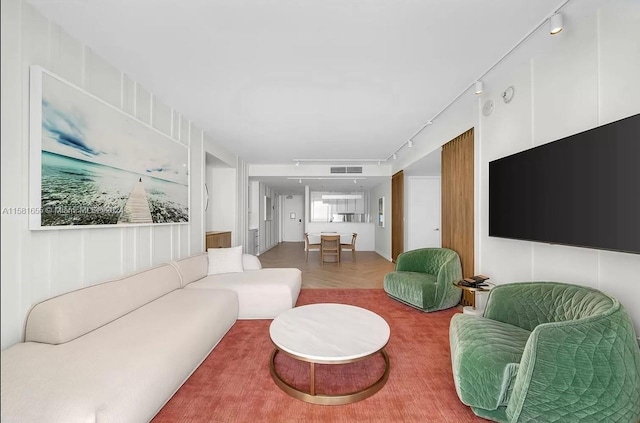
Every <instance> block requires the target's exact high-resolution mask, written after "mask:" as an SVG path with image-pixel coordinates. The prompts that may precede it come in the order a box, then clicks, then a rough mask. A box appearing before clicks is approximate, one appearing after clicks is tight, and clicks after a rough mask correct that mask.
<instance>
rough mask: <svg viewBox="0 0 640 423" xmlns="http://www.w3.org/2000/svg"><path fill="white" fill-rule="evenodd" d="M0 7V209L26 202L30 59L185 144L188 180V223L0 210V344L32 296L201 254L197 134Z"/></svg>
mask: <svg viewBox="0 0 640 423" xmlns="http://www.w3.org/2000/svg"><path fill="white" fill-rule="evenodd" d="M0 4H1V6H0V7H1V19H2V21H1V24H0V28H1V37H0V39H1V43H2V44H1V46H0V49H1V50H0V54H1V62H2V64H1V66H2V86H1V87H0V91H1V92H2V100H1V102H2V103H1V120H2V125H1V138H2V141H1V143H0V147H1V152H0V155H1V160H2V162H1V163H2V165H1V166H0V168H1V172H2V177H1V184H2V185H1V192H2V208H5V207H6V208H12V207H28V205H29V204H28V195H29V160H28V152H29V138H28V127H29V113H28V107H29V101H28V99H29V89H28V88H29V66H30V65H41V66H43V67H44V68H46V69H48V70H50V71H52V72H54V73H56V74H58V75H60V76H61V77H62V78H64V79H66V80H68V81H70V82H71V83H73V84H76V85H78V86H80V87H82V88H83V89H85V90H87V91H89V92H90V93H92V94H94V95H96V96H98V97H99V98H101V99H103V100H105V101H106V102H108V103H110V104H112V105H114V106H116V107H118V108H120V109H122V110H123V111H125V112H126V113H129V114H131V115H133V116H135V117H137V118H138V119H140V120H141V121H143V122H145V123H147V124H149V125H152V126H153V127H154V128H156V129H158V130H159V131H161V132H164V133H165V134H167V135H169V136H171V137H172V138H173V139H175V140H177V141H179V142H182V143H184V144H186V145H189V146H190V184H191V191H190V218H191V222H190V223H189V224H182V225H166V226H138V227H131V228H103V229H66V230H47V231H29V229H28V218H27V216H26V215H18V214H2V217H1V219H2V248H1V250H2V251H1V261H2V266H1V267H2V276H1V277H2V281H1V297H2V300H1V301H2V307H1V317H2V318H1V332H2V340H1V348H6V347H9V346H10V345H12V344H14V343H16V342H19V341H21V340H22V337H23V326H24V319H25V316H26V314H27V312H28V311H29V309H30V308H31V306H32V305H33V304H35V303H37V302H39V301H42V300H44V299H47V298H49V297H52V296H55V295H58V294H61V293H64V292H68V291H71V290H74V289H77V288H81V287H83V286H87V285H91V284H95V283H97V282H101V281H104V280H105V279H108V278H114V277H117V276H119V275H122V274H125V273H130V272H133V271H137V270H141V269H144V268H148V267H150V266H153V265H156V264H159V263H162V262H164V261H167V260H171V259H175V258H180V257H184V256H187V255H189V254H190V253H191V252H192V251H202V250H203V248H204V229H205V227H204V214H203V213H202V209H203V203H202V198H203V196H202V195H203V187H204V183H203V182H204V155H203V137H204V135H203V132H202V130H200V129H198V128H197V127H195V126H194V125H193V124H192V123H191V122H190V121H189V120H188V119H186V117H184V116H182V115H180V113H179V112H177V111H175V110H173V109H171V108H170V107H168V106H166V105H164V104H163V103H162V101H160V99H158V98H157V97H155V96H154V95H153V94H152V93H150V92H148V91H147V90H146V89H145V88H144V87H143V86H141V85H140V84H137V83H136V82H135V81H132V80H131V79H130V78H129V77H128V76H127V75H125V74H123V73H122V72H120V71H119V70H118V69H116V68H114V67H113V66H111V65H110V64H108V63H106V62H105V61H103V60H102V59H101V58H100V57H99V56H97V55H96V54H95V53H94V52H93V51H92V50H91V49H90V48H89V47H87V46H85V45H83V44H82V43H81V42H79V41H76V40H75V39H73V38H72V37H70V36H69V35H67V34H66V33H65V32H64V31H62V29H60V27H58V26H57V25H56V24H54V23H53V22H50V21H49V20H47V19H46V18H44V17H43V16H42V15H40V14H39V13H38V12H36V11H35V9H34V8H33V7H32V6H30V5H29V4H27V3H26V2H22V1H20V0H2V2H1V3H0ZM214 144H215V143H214ZM217 153H218V154H219V155H221V156H223V157H227V158H228V156H229V153H228V152H226V153H225V152H224V151H218V152H217Z"/></svg>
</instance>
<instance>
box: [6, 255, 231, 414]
mask: <svg viewBox="0 0 640 423" xmlns="http://www.w3.org/2000/svg"><path fill="white" fill-rule="evenodd" d="M181 280H182V277H181V275H180V274H179V273H178V272H177V271H176V269H175V267H174V266H171V265H169V264H165V265H162V266H159V267H157V268H154V269H150V270H147V271H144V272H141V273H138V274H135V275H131V276H128V277H125V278H122V279H119V280H115V281H111V282H106V283H103V284H100V285H95V286H91V287H88V288H84V289H81V290H78V291H74V292H70V293H68V294H64V295H61V296H59V297H55V298H52V299H50V300H47V301H45V302H43V303H40V304H38V305H36V306H35V307H34V308H33V309H32V311H31V313H30V314H29V317H28V319H27V324H26V342H23V343H20V344H17V345H15V346H13V347H11V348H8V349H7V350H4V351H2V357H1V364H2V367H1V372H2V375H1V386H2V388H1V389H2V391H1V394H0V395H1V413H2V417H1V419H2V421H3V422H54V423H55V422H118V423H126V422H145V421H149V420H151V419H152V418H153V416H154V415H155V414H156V413H157V412H158V411H159V409H160V408H161V407H162V406H163V405H164V404H165V403H166V401H168V400H169V398H171V396H172V395H173V393H174V392H175V391H176V390H177V389H178V388H179V387H180V386H181V385H182V384H183V383H184V381H185V380H186V379H187V378H188V377H189V375H190V374H191V373H192V372H193V371H194V370H195V369H196V368H197V367H198V365H199V364H200V363H201V362H202V361H203V360H204V359H205V358H206V357H207V355H208V354H209V352H210V351H211V350H212V349H213V348H214V347H215V346H216V344H217V343H218V342H219V341H220V339H221V338H222V337H223V336H224V335H225V334H226V332H227V331H228V330H229V329H230V328H231V326H233V324H234V323H235V321H236V319H237V316H238V296H237V294H236V293H235V292H233V291H230V290H212V289H205V290H201V289H189V290H185V289H180V287H181Z"/></svg>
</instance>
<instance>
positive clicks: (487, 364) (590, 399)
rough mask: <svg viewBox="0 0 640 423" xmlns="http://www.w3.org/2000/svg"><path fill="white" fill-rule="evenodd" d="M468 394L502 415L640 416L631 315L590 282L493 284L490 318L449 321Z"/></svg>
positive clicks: (458, 375) (478, 405)
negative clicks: (586, 283)
mask: <svg viewBox="0 0 640 423" xmlns="http://www.w3.org/2000/svg"><path fill="white" fill-rule="evenodd" d="M449 336H450V344H451V362H452V368H453V378H454V383H455V386H456V391H457V393H458V396H459V397H460V400H461V401H462V402H463V403H464V404H466V405H469V406H471V408H472V410H473V412H474V413H475V414H477V415H478V416H480V417H484V418H486V419H490V420H493V421H497V422H509V423H515V422H532V423H533V422H535V423H543V422H562V423H571V422H603V423H604V422H607V423H608V422H624V423H637V422H638V421H639V420H640V350H639V348H638V344H637V340H636V334H635V332H634V329H633V325H632V323H631V320H630V318H629V315H628V313H627V312H626V310H625V309H624V308H623V307H622V305H621V304H620V303H619V302H618V300H616V299H615V298H613V297H610V296H608V295H606V294H604V293H602V292H600V291H598V290H595V289H591V288H587V287H584V286H577V285H569V284H563V283H558V282H522V283H513V284H505V285H499V286H496V287H495V288H493V289H492V290H491V293H490V294H489V299H488V300H487V306H486V308H485V311H484V316H483V317H474V316H470V315H465V314H456V315H455V316H453V318H452V319H451V326H450V329H449Z"/></svg>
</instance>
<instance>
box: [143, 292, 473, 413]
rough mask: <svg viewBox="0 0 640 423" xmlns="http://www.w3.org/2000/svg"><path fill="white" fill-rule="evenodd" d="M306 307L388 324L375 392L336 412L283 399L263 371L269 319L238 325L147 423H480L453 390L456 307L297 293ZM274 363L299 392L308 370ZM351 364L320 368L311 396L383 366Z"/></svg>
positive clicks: (286, 361) (347, 386) (380, 296)
mask: <svg viewBox="0 0 640 423" xmlns="http://www.w3.org/2000/svg"><path fill="white" fill-rule="evenodd" d="M313 303H341V304H351V305H355V306H359V307H363V308H367V309H369V310H371V311H374V312H375V313H378V314H379V315H380V316H382V317H383V318H384V319H385V320H386V321H387V322H388V323H389V326H390V327H391V337H390V339H389V344H388V345H387V348H386V350H387V352H388V354H389V358H390V362H391V372H390V374H389V380H388V381H387V384H386V385H385V386H384V387H383V388H382V389H381V390H380V392H378V393H376V394H375V395H373V396H372V397H370V398H367V399H365V400H363V401H359V402H356V403H353V404H348V405H338V406H323V405H313V404H308V403H306V402H303V401H300V400H297V399H294V398H292V397H290V396H289V395H287V394H285V393H284V392H283V391H281V390H280V388H278V387H277V386H276V385H275V383H274V382H273V380H272V379H271V375H270V373H269V357H270V354H271V351H272V350H273V346H272V344H271V341H270V339H269V325H270V324H271V320H238V321H237V322H236V324H235V325H234V326H233V328H231V330H230V331H229V333H228V334H227V335H226V336H225V337H224V338H223V339H222V341H220V344H218V346H217V347H216V348H215V349H214V350H213V351H212V352H211V354H210V355H209V357H207V359H206V360H205V361H204V362H203V363H202V365H201V366H200V367H199V368H198V369H197V370H196V371H195V372H194V374H193V375H192V376H191V378H189V380H188V381H187V382H186V383H185V384H184V385H183V386H182V387H181V388H180V389H179V390H178V392H177V393H176V394H175V395H174V396H173V398H172V399H171V400H170V401H169V402H168V403H167V404H166V405H165V407H164V408H163V409H162V410H161V411H160V413H158V415H157V416H156V417H155V418H154V420H153V422H154V423H164V422H172V423H173V422H451V423H454V422H455V423H464V422H486V420H484V419H480V418H478V417H476V416H475V415H474V414H473V413H472V412H471V410H470V409H469V408H468V407H466V406H465V405H464V404H462V403H461V402H460V400H459V399H458V397H457V395H456V392H455V387H454V385H453V377H452V375H451V359H450V356H449V321H450V320H451V316H453V314H454V313H456V312H457V310H456V309H451V310H444V311H439V312H435V313H422V312H420V311H417V310H415V309H412V308H411V307H408V306H406V305H404V304H401V303H399V302H397V301H394V300H392V299H390V298H389V297H387V295H386V294H385V293H384V291H383V290H381V289H380V290H378V289H344V290H341V289H303V290H302V292H301V293H300V297H299V299H298V305H304V304H313ZM280 357H282V358H280V359H278V361H276V365H277V366H278V368H279V369H281V372H282V373H283V377H285V378H286V379H287V380H290V381H291V382H293V383H294V384H296V385H299V386H307V384H308V379H307V378H308V374H309V370H308V369H309V368H308V365H300V364H299V363H297V362H295V360H291V359H290V358H288V357H285V356H284V355H282V354H281V355H280ZM365 364H366V365H365ZM358 365H359V366H360V367H357V366H358ZM358 365H343V366H345V367H343V366H322V368H321V369H320V368H319V369H318V370H316V372H317V374H316V378H317V385H316V386H317V389H318V391H319V392H322V393H335V392H336V391H339V392H348V391H349V390H351V389H352V388H354V387H355V388H357V387H358V386H360V385H361V384H362V383H367V382H368V381H371V380H375V379H377V377H378V376H379V375H380V374H381V372H382V368H383V362H382V358H381V357H378V356H376V357H372V358H370V359H368V360H367V362H366V363H359V364H358ZM349 366H351V367H349ZM363 366H364V367H363ZM337 368H340V369H337ZM366 378H369V379H366Z"/></svg>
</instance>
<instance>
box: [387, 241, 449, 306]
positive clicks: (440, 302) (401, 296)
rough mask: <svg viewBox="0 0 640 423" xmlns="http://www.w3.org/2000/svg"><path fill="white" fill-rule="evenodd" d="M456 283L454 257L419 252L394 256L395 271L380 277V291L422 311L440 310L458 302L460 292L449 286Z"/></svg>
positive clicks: (431, 251)
mask: <svg viewBox="0 0 640 423" xmlns="http://www.w3.org/2000/svg"><path fill="white" fill-rule="evenodd" d="M460 279H462V268H461V266H460V257H458V253H456V252H455V251H453V250H449V249H447V248H421V249H418V250H411V251H407V252H405V253H402V254H400V255H399V256H398V259H397V260H396V270H395V271H394V272H390V273H387V274H386V275H385V277H384V290H385V292H386V293H387V294H388V295H389V296H390V297H392V298H394V299H396V300H399V301H402V302H403V303H405V304H408V305H410V306H412V307H415V308H418V309H420V310H422V311H436V310H443V309H445V308H451V307H453V306H455V305H456V304H458V303H459V302H460V296H461V295H462V291H461V290H460V288H457V287H456V286H454V285H453V282H456V281H459V280H460Z"/></svg>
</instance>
